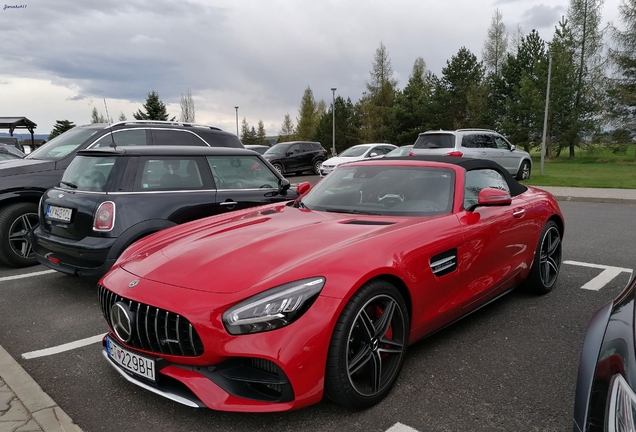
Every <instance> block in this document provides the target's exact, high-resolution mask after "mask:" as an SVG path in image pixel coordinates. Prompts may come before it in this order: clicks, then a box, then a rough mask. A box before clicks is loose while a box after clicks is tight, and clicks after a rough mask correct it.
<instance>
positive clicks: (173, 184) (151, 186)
mask: <svg viewBox="0 0 636 432" xmlns="http://www.w3.org/2000/svg"><path fill="white" fill-rule="evenodd" d="M140 166H141V175H139V176H137V178H138V184H137V185H136V187H135V189H136V190H175V189H178V190H189V189H201V188H203V181H202V178H201V172H200V170H199V166H198V164H197V162H196V160H195V159H192V158H168V157H166V158H156V157H155V158H152V159H145V160H143V161H142V163H141V164H140Z"/></svg>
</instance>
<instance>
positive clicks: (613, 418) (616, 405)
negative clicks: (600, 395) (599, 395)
mask: <svg viewBox="0 0 636 432" xmlns="http://www.w3.org/2000/svg"><path fill="white" fill-rule="evenodd" d="M635 417H636V393H634V391H633V390H632V389H631V387H630V386H629V384H628V383H627V381H625V378H623V376H622V375H621V374H616V375H614V377H612V382H611V383H610V391H609V404H608V405H607V425H606V428H605V430H606V431H612V432H614V431H616V432H623V431H625V432H627V431H633V430H636V422H635V421H634V418H635Z"/></svg>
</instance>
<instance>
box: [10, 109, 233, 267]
mask: <svg viewBox="0 0 636 432" xmlns="http://www.w3.org/2000/svg"><path fill="white" fill-rule="evenodd" d="M113 143H114V144H116V145H117V146H129V145H150V144H155V145H166V144H178V145H199V146H204V147H230V148H243V144H241V141H240V140H239V139H238V137H237V136H236V135H233V134H231V133H227V132H223V131H222V130H220V129H218V128H216V127H212V126H200V125H193V124H189V123H178V122H160V121H143V120H137V121H123V122H118V123H114V124H112V125H107V124H100V123H94V124H90V125H86V126H77V127H74V128H73V129H71V130H69V131H66V132H64V133H63V134H61V135H58V136H57V137H55V138H54V139H52V140H51V141H49V142H47V143H46V144H44V145H43V146H41V147H39V148H37V149H35V150H33V151H32V152H31V153H30V154H28V155H27V156H26V157H25V158H24V159H20V160H13V161H7V162H3V163H2V164H0V264H6V265H10V266H14V267H25V266H30V265H35V264H37V260H36V259H35V256H34V255H33V249H32V248H31V244H30V243H29V237H28V235H27V234H28V233H29V231H31V230H32V229H33V227H35V226H36V225H37V223H38V202H39V201H40V198H41V197H42V194H43V193H44V192H45V191H46V190H47V189H50V188H52V187H54V186H56V185H58V184H59V182H60V179H61V178H62V174H63V173H64V170H65V169H66V168H67V167H68V166H69V164H70V163H71V161H72V160H73V158H74V157H75V155H76V153H77V152H78V151H79V150H82V149H86V148H101V147H109V146H111V145H112V144H113Z"/></svg>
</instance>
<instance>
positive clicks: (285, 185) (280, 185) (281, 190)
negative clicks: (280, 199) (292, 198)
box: [278, 179, 291, 194]
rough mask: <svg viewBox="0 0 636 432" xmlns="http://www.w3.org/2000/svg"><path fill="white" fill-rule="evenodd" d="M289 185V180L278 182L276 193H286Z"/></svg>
mask: <svg viewBox="0 0 636 432" xmlns="http://www.w3.org/2000/svg"><path fill="white" fill-rule="evenodd" d="M290 185H291V183H289V180H287V179H280V180H278V192H279V193H281V194H282V193H284V192H286V191H287V189H289V186H290Z"/></svg>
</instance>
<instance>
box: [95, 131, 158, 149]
mask: <svg viewBox="0 0 636 432" xmlns="http://www.w3.org/2000/svg"><path fill="white" fill-rule="evenodd" d="M111 137H112V138H111ZM113 141H114V142H115V145H116V146H119V147H125V146H145V145H146V144H147V142H146V130H145V129H128V130H120V131H114V132H113V133H112V134H111V133H108V134H106V135H104V136H103V137H101V138H100V139H99V140H97V141H96V142H95V143H94V144H93V145H92V146H89V148H96V147H110V146H112V145H113Z"/></svg>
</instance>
